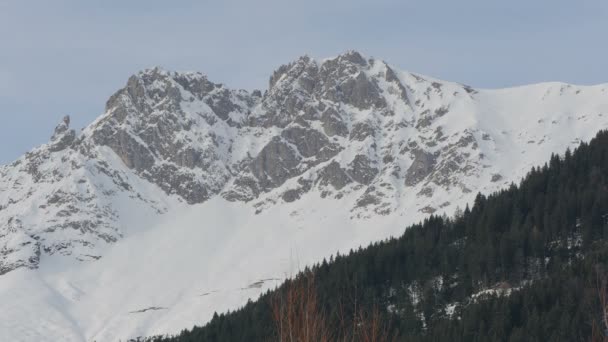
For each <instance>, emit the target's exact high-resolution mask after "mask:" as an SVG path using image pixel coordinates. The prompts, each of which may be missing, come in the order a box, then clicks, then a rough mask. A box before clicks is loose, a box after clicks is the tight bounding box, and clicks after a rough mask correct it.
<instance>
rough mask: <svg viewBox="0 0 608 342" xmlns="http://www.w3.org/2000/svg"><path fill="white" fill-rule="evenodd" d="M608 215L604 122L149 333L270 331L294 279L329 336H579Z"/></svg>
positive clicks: (585, 330)
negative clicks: (243, 299)
mask: <svg viewBox="0 0 608 342" xmlns="http://www.w3.org/2000/svg"><path fill="white" fill-rule="evenodd" d="M607 215H608V132H606V131H602V132H600V133H599V134H598V135H597V137H596V138H594V139H593V140H592V141H591V142H590V143H588V144H587V143H582V144H581V145H580V146H579V147H578V148H577V149H576V150H575V151H574V152H571V151H566V152H565V154H563V155H562V156H557V155H554V156H552V158H551V160H550V161H549V163H548V164H546V165H544V166H542V167H539V168H533V169H532V170H531V171H530V172H529V173H528V175H527V176H526V177H525V179H524V180H523V181H522V182H521V183H520V184H519V186H517V185H511V186H510V187H509V188H508V189H504V190H502V191H500V192H498V193H495V194H492V195H490V196H487V197H486V196H483V195H478V196H477V198H476V199H475V202H474V203H473V205H472V206H471V207H470V208H469V207H467V208H465V209H464V210H462V211H461V212H459V213H457V215H456V216H455V217H453V218H447V217H437V216H431V217H429V218H428V219H426V220H425V221H424V222H422V223H420V224H417V225H414V226H411V227H408V228H406V229H405V231H404V233H403V235H402V236H400V237H398V238H395V239H391V240H387V241H383V242H379V243H375V244H373V245H371V246H368V247H366V248H360V249H359V250H356V251H351V253H349V254H348V255H336V256H332V257H330V258H329V259H328V260H326V261H323V262H322V263H321V264H318V265H316V266H314V267H312V268H311V269H307V270H305V271H303V272H302V273H301V274H300V275H298V276H297V277H296V278H295V279H294V280H292V281H288V282H287V283H286V284H284V285H282V286H281V287H280V288H279V289H277V290H276V291H274V292H269V293H267V294H265V295H263V296H262V297H261V298H260V299H259V300H257V301H256V302H250V303H248V304H247V305H246V306H245V307H243V308H242V309H240V310H238V311H235V312H231V313H228V314H221V315H216V316H215V317H214V318H213V320H212V321H211V322H210V323H208V324H207V325H205V326H203V327H195V328H193V329H192V330H190V331H184V332H183V333H181V334H180V335H178V336H174V337H155V338H151V339H150V340H151V341H155V342H161V341H162V342H165V341H273V340H279V334H280V333H281V329H284V326H282V320H281V319H280V318H279V319H277V317H276V316H277V313H281V312H283V311H281V310H282V309H283V307H281V306H282V305H285V303H288V302H289V298H290V297H289V295H290V293H291V289H294V288H305V289H312V290H310V291H312V292H314V297H311V296H309V297H306V298H308V299H310V298H314V300H315V305H316V307H315V308H314V310H312V311H311V312H314V313H315V314H316V315H318V316H319V317H321V318H322V320H323V324H324V326H325V330H326V334H327V336H329V338H328V340H361V341H364V340H370V339H368V338H367V337H366V334H365V332H364V331H363V330H365V329H366V327H367V326H368V325H369V323H370V321H371V320H373V321H374V324H377V326H378V327H379V328H378V329H379V330H380V331H381V332H382V336H383V337H382V338H381V339H395V340H399V341H588V340H590V338H591V335H592V331H593V330H595V331H600V330H601V329H599V326H600V324H601V320H602V315H601V309H600V302H599V299H598V283H599V284H600V285H601V282H602V279H603V277H604V276H603V275H604V274H605V270H604V269H605V266H606V261H607V260H608V247H607V245H606V240H605V236H606V233H607V229H608V224H607V218H608V216H607ZM193 271H194V272H196V270H193ZM306 298H304V299H306ZM277 303H279V304H277ZM594 326H595V328H594Z"/></svg>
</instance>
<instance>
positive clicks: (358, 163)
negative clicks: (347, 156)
mask: <svg viewBox="0 0 608 342" xmlns="http://www.w3.org/2000/svg"><path fill="white" fill-rule="evenodd" d="M348 167H349V168H348V171H347V173H348V175H349V176H350V177H351V178H352V179H353V180H355V181H356V182H358V183H361V184H365V185H369V184H370V183H371V182H372V181H373V180H374V178H375V177H376V175H378V172H379V170H378V169H377V168H376V167H374V166H373V165H372V162H371V160H369V158H368V157H367V156H364V155H362V154H359V155H357V156H355V158H354V159H353V161H352V162H351V163H350V164H349V165H348Z"/></svg>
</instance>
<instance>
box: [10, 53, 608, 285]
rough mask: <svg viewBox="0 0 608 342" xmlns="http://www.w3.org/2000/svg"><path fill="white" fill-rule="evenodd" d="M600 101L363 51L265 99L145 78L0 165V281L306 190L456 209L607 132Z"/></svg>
mask: <svg viewBox="0 0 608 342" xmlns="http://www.w3.org/2000/svg"><path fill="white" fill-rule="evenodd" d="M603 94H605V93H604V87H603V86H597V87H574V86H569V85H564V84H542V85H535V86H529V87H522V88H515V89H508V90H496V91H488V90H475V89H472V88H470V87H468V86H464V85H461V84H457V83H451V82H444V81H439V80H435V79H432V78H428V77H425V76H421V75H417V74H413V73H407V72H401V71H398V70H397V69H395V68H393V67H391V66H389V65H387V64H386V63H384V62H383V61H380V60H376V59H371V58H365V57H363V56H362V55H360V54H359V53H357V52H354V51H351V52H347V53H345V54H342V55H340V56H338V57H336V58H331V59H327V60H323V61H316V60H314V59H312V58H309V57H306V56H305V57H301V58H299V59H298V60H296V61H294V62H292V63H290V64H287V65H284V66H281V67H280V68H278V69H277V70H276V71H275V72H274V73H273V75H272V76H271V77H270V81H269V87H268V90H267V91H265V93H264V94H263V95H262V93H261V92H259V91H255V92H252V93H249V92H246V91H243V90H238V91H237V90H231V89H228V88H226V87H225V86H223V85H221V84H216V83H213V82H211V81H209V80H208V79H207V77H206V76H204V75H202V74H200V73H176V72H168V71H165V70H161V69H159V68H155V69H150V70H145V71H142V72H140V73H138V74H136V75H134V76H132V77H130V78H129V80H128V82H127V84H126V86H125V87H124V88H123V89H120V90H119V91H117V92H116V93H115V94H114V95H113V96H112V97H111V98H110V99H109V100H108V102H107V105H106V110H105V113H104V114H103V115H102V116H100V117H99V118H98V119H97V120H96V121H95V122H93V123H92V124H91V125H89V126H88V127H87V128H86V129H84V130H83V131H82V132H80V133H76V132H75V131H74V130H71V129H70V128H69V124H70V120H69V117H66V118H64V119H63V120H62V121H61V122H60V124H59V125H58V126H57V128H56V129H55V132H54V133H53V135H52V137H51V139H50V141H49V143H48V144H46V145H43V146H41V147H39V148H37V149H35V150H33V151H31V152H29V153H27V154H26V155H25V156H23V157H22V158H20V159H19V160H17V161H15V162H14V163H12V164H10V165H6V166H3V167H0V273H6V272H8V271H11V270H13V269H16V268H19V267H28V268H36V267H37V266H38V264H39V262H40V259H41V258H43V257H44V255H52V254H61V255H66V256H70V257H73V258H77V259H79V260H90V259H97V258H99V257H101V256H102V254H103V248H104V246H105V245H107V244H111V243H113V242H115V241H117V240H118V239H120V238H121V237H123V236H124V234H128V233H129V231H130V229H134V228H132V227H133V226H135V225H137V226H142V221H145V220H155V219H156V218H158V216H159V215H162V214H163V213H165V212H167V211H170V210H172V208H175V207H178V206H186V205H192V204H197V203H202V202H205V201H207V200H209V199H210V198H212V197H215V196H221V197H223V198H225V199H226V200H229V201H241V202H247V203H249V204H250V205H251V206H253V207H254V208H256V210H258V211H263V210H265V209H266V208H268V207H269V206H276V205H285V204H287V203H293V202H297V201H298V200H299V199H300V198H302V197H303V196H310V195H313V196H318V197H319V198H326V199H334V200H336V201H343V203H344V205H347V206H350V210H351V213H352V219H357V220H358V219H365V218H368V217H370V216H374V215H402V214H403V212H404V210H406V209H407V210H409V211H412V210H413V211H414V212H417V213H421V214H429V213H438V212H451V211H453V210H454V209H455V208H456V206H461V207H463V206H464V205H465V204H466V202H467V201H468V200H470V199H471V198H472V196H473V195H474V193H475V192H477V191H491V190H496V189H498V188H499V187H501V186H504V185H505V184H508V183H509V182H511V181H517V180H518V178H519V177H521V175H522V174H521V173H522V172H525V171H524V170H527V169H528V168H529V167H530V166H532V165H536V164H538V163H541V162H544V160H545V159H546V158H547V157H548V155H549V154H550V153H551V152H557V151H561V150H563V149H565V148H566V147H568V146H574V145H575V144H576V143H577V142H578V141H580V140H581V139H583V140H584V139H587V138H589V137H591V136H593V135H594V134H595V133H596V131H597V130H598V129H599V128H602V127H606V124H607V123H608V99H607V98H606V96H605V95H603ZM577 139H578V140H577ZM135 223H137V224H135Z"/></svg>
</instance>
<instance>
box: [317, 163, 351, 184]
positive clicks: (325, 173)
mask: <svg viewBox="0 0 608 342" xmlns="http://www.w3.org/2000/svg"><path fill="white" fill-rule="evenodd" d="M318 181H319V184H321V185H323V186H327V185H328V184H331V186H333V187H334V189H336V190H341V189H342V188H344V187H345V186H346V185H348V184H349V183H352V180H351V178H350V177H349V176H348V174H347V173H346V171H344V169H342V168H341V167H340V164H339V163H338V162H336V161H335V160H334V161H332V162H331V163H329V164H328V165H327V166H325V167H324V168H323V169H322V170H321V171H320V172H319V178H318Z"/></svg>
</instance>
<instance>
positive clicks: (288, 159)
mask: <svg viewBox="0 0 608 342" xmlns="http://www.w3.org/2000/svg"><path fill="white" fill-rule="evenodd" d="M299 162H300V157H299V156H298V154H297V153H296V151H294V150H293V149H292V147H291V146H290V145H289V144H288V143H286V142H285V141H283V140H282V139H281V138H280V137H274V138H273V139H272V140H271V141H270V142H269V143H268V144H267V145H266V146H264V148H263V149H262V151H261V152H260V153H259V154H258V156H257V157H256V158H255V159H254V160H253V161H252V162H251V164H250V166H249V167H250V170H251V173H253V175H255V177H256V178H257V179H258V180H259V182H260V185H261V187H262V188H263V189H269V188H273V187H276V186H279V185H281V184H283V183H284V182H285V181H286V180H287V179H288V178H291V177H293V176H295V175H297V174H299V173H300V171H299V170H298V169H297V166H298V164H299Z"/></svg>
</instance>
